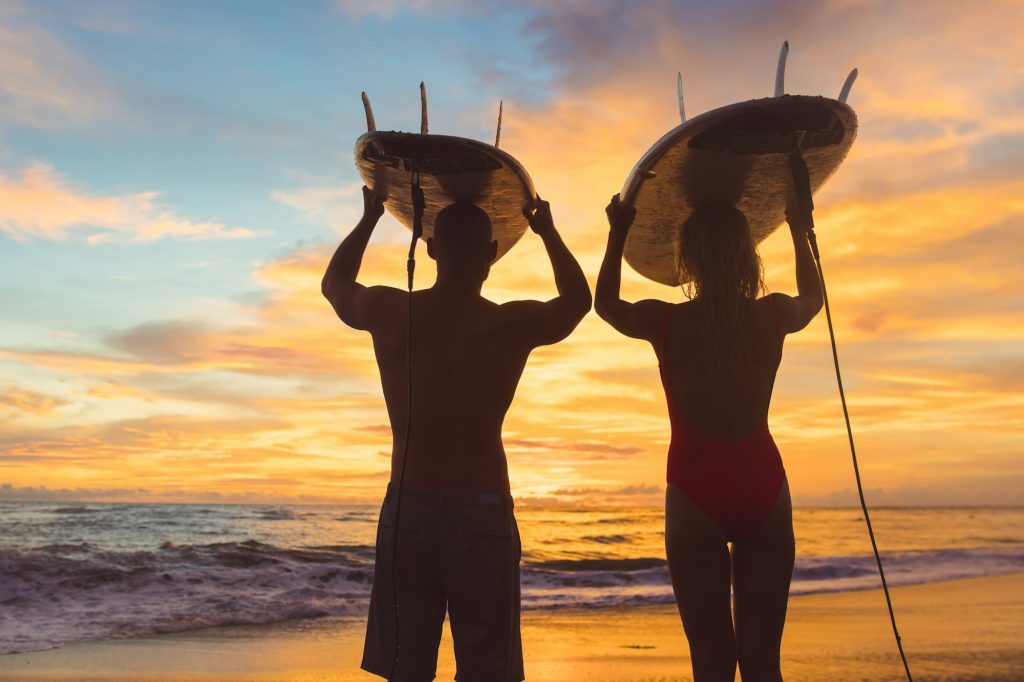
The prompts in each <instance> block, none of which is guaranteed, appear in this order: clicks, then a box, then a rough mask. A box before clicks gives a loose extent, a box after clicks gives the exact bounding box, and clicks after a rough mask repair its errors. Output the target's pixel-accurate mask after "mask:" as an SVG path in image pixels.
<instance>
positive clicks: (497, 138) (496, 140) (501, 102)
mask: <svg viewBox="0 0 1024 682" xmlns="http://www.w3.org/2000/svg"><path fill="white" fill-rule="evenodd" d="M504 108H505V100H499V101H498V132H496V133H494V146H495V147H497V146H498V144H499V143H500V142H501V111H502V109H504Z"/></svg>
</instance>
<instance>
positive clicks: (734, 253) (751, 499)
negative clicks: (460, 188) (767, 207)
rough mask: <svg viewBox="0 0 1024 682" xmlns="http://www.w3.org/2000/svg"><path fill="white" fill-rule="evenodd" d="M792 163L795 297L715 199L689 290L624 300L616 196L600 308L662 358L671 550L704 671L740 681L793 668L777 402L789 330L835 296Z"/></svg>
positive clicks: (695, 235)
mask: <svg viewBox="0 0 1024 682" xmlns="http://www.w3.org/2000/svg"><path fill="white" fill-rule="evenodd" d="M790 167H791V169H792V178H793V183H792V184H791V186H790V191H789V200H788V201H787V208H786V220H787V222H788V223H789V226H790V231H791V232H792V235H793V247H794V250H795V252H796V280H797V290H798V292H799V294H798V295H797V296H795V297H792V296H787V295H785V294H768V295H766V296H762V297H760V298H759V295H760V294H761V293H762V291H763V289H764V284H763V282H762V276H761V261H760V259H759V258H758V255H757V251H756V248H755V246H754V241H753V238H752V237H751V233H750V227H749V225H748V224H747V220H746V218H745V217H744V215H743V214H742V213H741V212H740V211H739V210H737V209H736V208H735V207H733V206H732V205H728V204H716V205H706V206H701V207H699V208H698V209H697V210H695V211H694V212H693V213H692V214H691V215H690V216H689V218H688V219H687V220H686V221H685V223H684V224H683V225H682V228H681V232H680V238H679V249H678V254H677V255H678V263H679V268H680V272H681V273H682V274H683V275H685V278H686V279H688V280H689V282H688V284H687V289H686V293H687V298H689V299H690V300H688V301H685V302H682V303H677V304H672V303H666V302H663V301H657V300H650V299H649V300H643V301H638V302H636V303H629V302H626V301H623V300H622V299H621V298H620V297H619V282H620V279H621V261H622V250H623V246H624V244H625V240H626V235H627V233H628V231H629V228H630V225H631V224H632V222H633V217H634V212H633V211H632V209H629V208H627V207H625V206H623V205H622V204H621V203H620V202H619V196H618V195H616V196H614V197H612V201H611V203H610V204H609V205H608V208H607V214H608V222H609V224H610V227H611V230H610V232H609V235H608V248H607V251H606V252H605V257H604V262H603V264H602V265H601V274H600V276H599V277H598V281H597V292H596V300H595V304H596V305H595V308H596V310H597V313H598V315H600V316H601V317H602V318H604V320H606V321H607V322H608V323H609V324H611V325H612V326H613V327H615V329H617V330H618V331H620V332H622V333H623V334H625V335H626V336H631V337H633V338H639V339H646V340H647V341H649V342H650V343H651V344H652V345H653V346H654V349H655V352H656V353H657V356H658V362H659V367H660V370H661V381H662V384H663V385H664V388H665V398H666V400H667V402H668V413H669V418H670V420H671V424H672V441H671V445H670V446H669V451H668V475H667V479H668V485H667V491H666V495H665V549H666V552H667V555H668V564H669V572H670V573H671V576H672V587H673V590H674V591H675V596H676V602H677V603H678V606H679V615H680V616H681V618H682V621H683V629H684V630H685V632H686V637H687V639H688V640H689V644H690V657H691V660H692V662H693V677H694V681H695V682H706V681H712V680H714V681H718V680H734V679H735V676H736V666H737V663H738V664H739V668H740V673H741V675H742V676H743V680H744V681H745V682H754V681H757V680H781V679H782V674H781V671H780V667H779V649H780V647H781V644H782V629H783V625H784V623H785V619H786V604H787V602H788V600H789V582H790V578H791V576H792V572H793V558H794V541H793V520H792V508H791V503H790V495H789V486H788V483H787V481H786V472H785V470H784V469H783V467H782V460H781V458H780V456H779V451H778V449H777V448H776V447H775V442H774V441H773V440H772V436H771V434H770V433H769V431H768V421H767V419H768V404H769V402H770V401H771V395H772V386H773V385H774V382H775V373H776V371H777V369H778V367H779V362H780V361H781V359H782V345H783V341H784V340H785V336H786V334H790V333H793V332H796V331H799V330H801V329H803V328H804V327H805V326H807V323H808V322H810V321H811V319H813V318H814V316H815V314H817V312H818V310H820V309H821V305H822V295H821V285H820V283H819V280H818V273H817V270H816V269H815V265H814V260H813V258H812V256H811V250H810V247H809V245H808V240H807V229H808V227H809V226H810V225H811V222H810V211H811V204H810V200H809V199H810V183H809V180H808V175H807V167H806V165H805V164H804V161H803V158H802V157H801V156H800V155H799V153H798V152H794V153H793V154H792V155H791V157H790ZM798 196H799V199H798ZM801 207H802V208H801ZM729 543H731V544H732V551H731V554H730V550H729ZM730 589H731V590H732V594H733V596H734V599H733V600H732V605H731V606H732V608H731V609H730Z"/></svg>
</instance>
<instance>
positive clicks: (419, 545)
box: [361, 490, 445, 682]
mask: <svg viewBox="0 0 1024 682" xmlns="http://www.w3.org/2000/svg"><path fill="white" fill-rule="evenodd" d="M406 493H407V495H406V496H403V499H402V518H401V524H400V527H399V528H398V529H397V530H398V533H399V536H398V623H399V628H400V630H399V632H400V633H401V637H400V638H399V642H398V648H397V655H398V659H397V663H396V661H395V655H396V646H395V645H396V642H395V602H394V594H395V591H394V582H393V574H392V571H393V566H392V547H393V545H392V543H393V542H394V537H395V531H396V528H395V522H394V518H395V511H394V494H393V493H392V491H390V490H389V492H388V496H387V497H386V498H385V500H384V505H383V507H382V508H381V516H380V522H379V524H378V526H377V554H376V560H375V565H374V578H373V588H372V591H371V593H370V613H369V616H368V618H367V621H366V642H365V644H364V647H363V662H362V666H361V667H362V668H363V670H366V671H367V672H371V673H373V674H375V675H379V676H380V677H383V678H386V679H389V680H392V681H393V682H429V680H433V679H434V675H435V672H436V670H437V647H438V644H439V643H440V641H441V626H442V624H443V623H444V613H445V597H444V593H443V590H442V586H441V574H440V566H439V563H438V560H437V557H438V554H439V552H440V548H439V547H438V542H439V539H440V538H439V535H438V528H437V508H436V507H435V506H432V505H429V504H423V502H422V501H421V500H419V499H417V496H416V494H415V492H412V491H406ZM409 493H412V494H409ZM392 671H394V676H392Z"/></svg>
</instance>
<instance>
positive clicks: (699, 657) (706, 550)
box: [665, 483, 736, 682]
mask: <svg viewBox="0 0 1024 682" xmlns="http://www.w3.org/2000/svg"><path fill="white" fill-rule="evenodd" d="M665 550H666V554H667V555H668V568H669V573H671V575H672V589H673V591H674V592H675V595H676V603H677V604H678V605H679V615H680V616H681V617H682V620H683V629H684V630H685V631H686V638H687V640H688V641H689V643H690V659H691V660H692V661H693V679H694V682H733V680H735V679H736V637H735V634H734V633H733V626H732V613H731V612H730V610H729V581H730V568H729V566H730V560H729V546H728V544H727V542H726V539H725V535H724V534H723V533H722V529H721V528H719V527H718V524H716V523H715V522H714V521H713V520H712V519H711V518H710V517H709V516H708V515H707V514H706V513H705V512H704V510H703V509H701V508H700V507H698V506H697V505H696V504H695V503H694V502H693V500H691V499H690V498H689V497H688V496H687V495H686V493H684V492H683V491H682V490H680V489H679V488H677V487H676V486H674V485H672V484H671V483H670V484H669V485H668V490H667V492H666V494H665Z"/></svg>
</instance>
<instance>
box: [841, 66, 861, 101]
mask: <svg viewBox="0 0 1024 682" xmlns="http://www.w3.org/2000/svg"><path fill="white" fill-rule="evenodd" d="M855 80H857V69H854V70H853V71H851V72H850V75H849V76H847V77H846V82H845V83H843V89H842V90H840V91H839V98H838V99H839V101H840V102H842V103H843V104H846V98H847V97H849V96H850V88H852V87H853V81H855Z"/></svg>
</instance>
